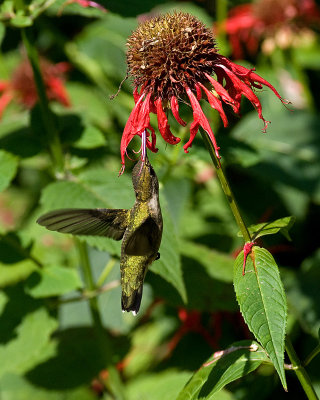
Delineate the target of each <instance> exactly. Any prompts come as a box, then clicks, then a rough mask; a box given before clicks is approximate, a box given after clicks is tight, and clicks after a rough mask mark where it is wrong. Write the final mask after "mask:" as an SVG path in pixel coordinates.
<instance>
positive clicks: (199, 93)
mask: <svg viewBox="0 0 320 400" xmlns="http://www.w3.org/2000/svg"><path fill="white" fill-rule="evenodd" d="M194 86H195V88H196V91H197V99H198V100H201V99H202V93H201V89H200V86H199V85H197V84H195V85H194Z"/></svg>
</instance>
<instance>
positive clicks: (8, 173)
mask: <svg viewBox="0 0 320 400" xmlns="http://www.w3.org/2000/svg"><path fill="white" fill-rule="evenodd" d="M17 168H18V158H17V157H15V156H14V155H12V154H10V153H8V152H7V151H4V150H0V192H1V191H2V190H4V189H6V188H7V187H8V186H9V184H10V182H11V180H12V179H13V178H14V177H15V175H16V173H17Z"/></svg>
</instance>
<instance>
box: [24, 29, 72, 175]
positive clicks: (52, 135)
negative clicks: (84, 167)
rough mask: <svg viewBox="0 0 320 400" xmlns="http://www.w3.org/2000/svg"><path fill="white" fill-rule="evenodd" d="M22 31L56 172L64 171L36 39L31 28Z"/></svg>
mask: <svg viewBox="0 0 320 400" xmlns="http://www.w3.org/2000/svg"><path fill="white" fill-rule="evenodd" d="M21 32H22V40H23V43H24V46H25V48H26V51H27V55H28V59H29V61H30V64H31V67H32V71H33V76H34V82H35V85H36V88H37V93H38V97H39V105H40V109H41V115H42V119H43V125H44V128H45V130H46V134H47V140H48V144H49V148H50V155H51V158H52V164H53V166H54V168H55V169H56V172H58V173H62V172H63V170H64V157H63V152H62V148H61V143H60V138H59V134H58V131H57V128H56V123H55V120H54V116H53V114H52V112H51V110H50V108H49V102H48V98H47V94H46V89H45V85H44V82H43V78H42V74H41V69H40V63H39V55H38V51H37V48H36V47H35V46H34V39H33V38H32V36H31V30H30V29H22V30H21Z"/></svg>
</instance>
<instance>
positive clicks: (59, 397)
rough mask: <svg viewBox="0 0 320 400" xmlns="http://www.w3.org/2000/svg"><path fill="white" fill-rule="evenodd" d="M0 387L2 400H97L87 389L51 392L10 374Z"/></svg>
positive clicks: (89, 389)
mask: <svg viewBox="0 0 320 400" xmlns="http://www.w3.org/2000/svg"><path fill="white" fill-rule="evenodd" d="M0 386H1V396H2V399H3V400H30V399H32V400H44V399H45V400H97V396H96V395H95V393H94V392H93V390H91V388H89V387H77V388H75V389H69V390H61V391H57V390H51V389H46V388H44V387H40V386H38V385H33V384H32V383H31V382H30V381H29V380H28V379H27V378H25V377H23V376H19V375H15V374H11V373H8V374H5V375H4V376H3V377H2V378H1V379H0Z"/></svg>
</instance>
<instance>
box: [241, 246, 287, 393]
mask: <svg viewBox="0 0 320 400" xmlns="http://www.w3.org/2000/svg"><path fill="white" fill-rule="evenodd" d="M242 265H243V252H241V253H240V254H239V255H238V257H237V259H236V261H235V263H234V288H235V292H236V295H237V300H238V302H239V305H240V310H241V313H242V315H243V317H244V319H245V321H246V323H247V324H248V327H249V329H250V330H251V331H252V333H253V334H254V335H255V337H256V338H257V340H258V341H259V342H260V343H261V344H262V346H263V347H264V348H265V349H266V351H267V353H268V355H269V357H270V359H271V360H272V362H273V364H274V366H275V368H276V370H277V372H278V374H279V377H280V379H281V382H282V385H283V387H284V388H286V387H287V384H286V379H285V374H284V362H283V360H284V338H285V329H286V319H287V303H286V296H285V293H284V289H283V285H282V282H281V279H280V274H279V270H278V267H277V264H276V262H275V261H274V259H273V257H272V255H271V254H270V253H269V252H268V251H267V250H265V249H263V248H260V247H257V246H254V247H253V248H252V250H251V253H250V255H249V256H248V258H247V262H246V270H245V275H244V276H243V275H242Z"/></svg>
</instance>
